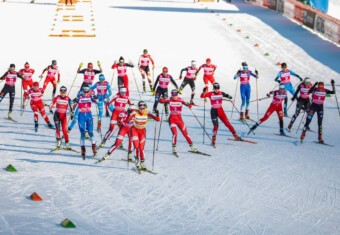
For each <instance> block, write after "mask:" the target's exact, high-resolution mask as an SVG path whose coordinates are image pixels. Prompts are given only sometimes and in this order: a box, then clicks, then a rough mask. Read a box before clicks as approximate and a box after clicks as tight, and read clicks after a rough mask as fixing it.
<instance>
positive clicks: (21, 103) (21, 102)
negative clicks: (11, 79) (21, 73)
mask: <svg viewBox="0 0 340 235" xmlns="http://www.w3.org/2000/svg"><path fill="white" fill-rule="evenodd" d="M22 89H24V88H23V84H22V82H21V88H20V92H21V94H20V106H21V108H23V106H22V105H23V101H22Z"/></svg>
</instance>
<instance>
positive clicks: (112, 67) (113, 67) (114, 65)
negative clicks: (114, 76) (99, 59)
mask: <svg viewBox="0 0 340 235" xmlns="http://www.w3.org/2000/svg"><path fill="white" fill-rule="evenodd" d="M117 67H118V64H116V61H115V63H114V64H113V65H112V66H111V69H115V68H117Z"/></svg>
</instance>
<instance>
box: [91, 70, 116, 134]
mask: <svg viewBox="0 0 340 235" xmlns="http://www.w3.org/2000/svg"><path fill="white" fill-rule="evenodd" d="M91 90H97V97H98V100H97V105H98V124H97V130H98V131H100V129H101V121H102V117H103V108H104V105H105V106H106V103H107V102H108V101H109V100H110V97H111V95H112V91H111V86H110V83H109V82H108V81H105V76H104V75H103V74H100V75H99V82H96V83H95V84H94V85H93V86H92V87H91ZM108 108H109V109H110V111H111V112H113V109H114V108H113V106H112V105H111V104H110V105H109V107H108ZM106 114H107V116H109V113H108V110H107V109H106Z"/></svg>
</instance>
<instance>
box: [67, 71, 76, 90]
mask: <svg viewBox="0 0 340 235" xmlns="http://www.w3.org/2000/svg"><path fill="white" fill-rule="evenodd" d="M77 76H78V72H77V73H76V76H75V77H74V78H73V82H72V85H71V87H70V89H69V91H68V92H67V96H68V95H69V94H70V92H71V90H72V88H73V85H74V82H75V81H76V79H77Z"/></svg>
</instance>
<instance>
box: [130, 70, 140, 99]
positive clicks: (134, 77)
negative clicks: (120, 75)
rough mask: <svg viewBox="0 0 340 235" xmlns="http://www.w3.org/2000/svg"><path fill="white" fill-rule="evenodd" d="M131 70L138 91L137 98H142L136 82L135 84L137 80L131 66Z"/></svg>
mask: <svg viewBox="0 0 340 235" xmlns="http://www.w3.org/2000/svg"><path fill="white" fill-rule="evenodd" d="M131 71H132V76H133V79H134V80H135V84H136V87H137V91H138V95H139V99H142V96H141V95H140V91H139V88H138V84H137V80H136V76H135V72H133V68H131Z"/></svg>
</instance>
